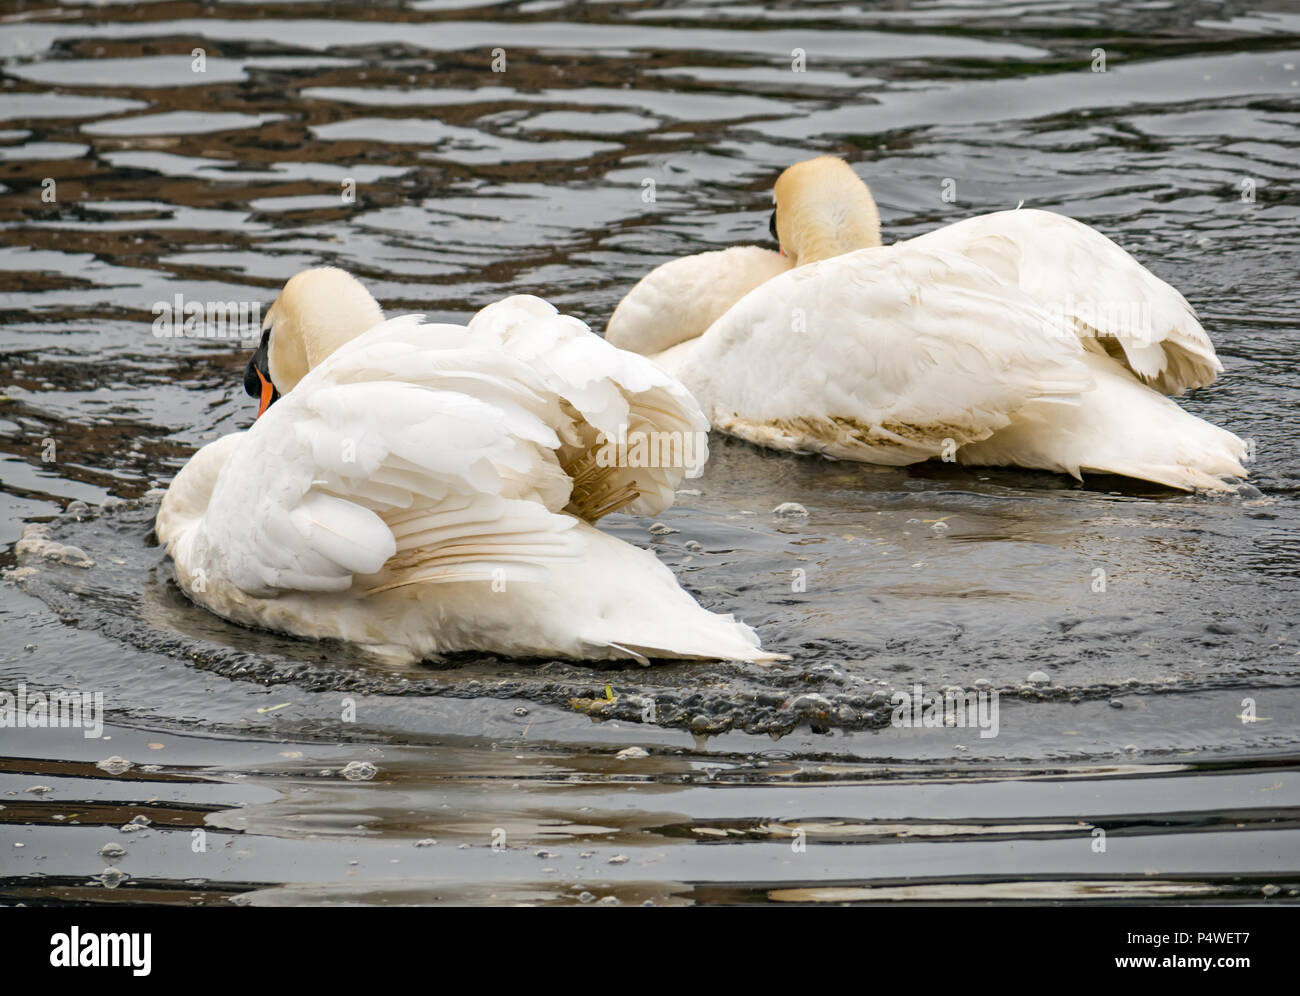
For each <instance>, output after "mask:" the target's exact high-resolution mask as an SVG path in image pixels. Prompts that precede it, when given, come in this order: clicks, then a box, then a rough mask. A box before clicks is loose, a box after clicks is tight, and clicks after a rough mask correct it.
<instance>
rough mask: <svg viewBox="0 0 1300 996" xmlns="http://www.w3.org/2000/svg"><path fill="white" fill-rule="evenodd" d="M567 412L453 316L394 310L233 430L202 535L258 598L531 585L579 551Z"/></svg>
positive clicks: (534, 379)
mask: <svg viewBox="0 0 1300 996" xmlns="http://www.w3.org/2000/svg"><path fill="white" fill-rule="evenodd" d="M569 422H570V420H569V419H568V418H567V417H566V416H565V415H564V414H563V413H562V412H561V410H560V404H559V401H558V400H557V399H556V398H554V397H553V396H552V395H551V394H550V393H549V392H548V390H547V389H546V387H545V385H544V384H543V383H542V381H541V379H540V378H539V377H538V376H536V375H535V374H534V373H533V372H532V371H531V370H530V369H529V368H528V367H527V366H526V365H525V364H523V363H521V362H520V361H518V360H516V359H514V358H512V357H510V356H508V355H505V354H503V353H501V352H500V351H499V350H495V349H491V348H484V346H483V345H482V344H481V343H477V342H475V340H474V338H473V337H472V336H471V335H469V334H468V333H467V332H466V331H465V330H464V329H463V328H459V327H457V326H439V325H421V324H420V319H419V316H408V317H404V318H399V319H393V320H391V321H388V322H384V323H382V324H381V325H379V326H377V327H376V328H374V329H372V330H370V331H369V332H367V333H366V334H365V335H363V336H361V337H359V338H358V339H356V340H354V341H353V342H351V343H349V344H347V345H346V346H344V347H343V348H341V349H339V350H338V351H337V352H336V353H334V354H333V355H332V356H330V357H329V358H328V359H326V360H325V361H324V362H323V363H322V364H321V365H320V366H319V367H317V368H316V369H315V370H313V371H312V372H311V373H310V374H308V375H307V376H306V377H305V378H304V379H303V380H302V381H301V382H300V383H299V384H298V386H297V387H296V388H295V389H294V390H293V391H291V392H290V393H289V394H287V395H286V396H285V397H284V398H282V399H281V400H280V401H279V402H277V403H276V404H275V405H274V406H272V407H271V408H270V409H269V410H268V412H267V413H266V414H265V415H264V416H263V417H262V418H260V419H259V420H258V421H257V422H256V423H255V424H254V426H253V428H252V429H251V430H250V431H249V432H247V433H246V434H244V436H243V437H242V438H241V439H240V440H239V442H238V444H236V445H235V448H234V449H233V451H232V452H231V453H230V455H229V457H228V459H227V462H226V465H225V466H224V468H223V469H222V471H221V473H220V476H219V478H218V480H217V483H216V486H215V488H214V489H213V493H212V497H211V501H210V503H209V504H208V507H207V511H206V512H205V513H204V517H203V529H202V537H203V541H204V543H205V545H206V546H207V548H208V553H209V555H210V556H213V557H220V558H223V559H224V561H225V563H224V565H223V566H224V572H225V573H226V574H227V575H228V576H229V578H230V579H231V580H232V581H233V582H234V583H235V584H236V585H237V586H238V587H239V588H240V589H242V590H243V591H245V592H247V593H249V594H253V595H258V596H262V597H265V596H268V595H271V594H274V593H275V592H276V591H286V590H294V591H342V590H346V589H348V588H350V587H352V586H353V585H354V583H355V584H357V585H358V586H359V587H360V588H361V589H363V590H367V591H377V590H386V589H389V588H394V587H399V586H402V585H406V584H416V583H440V582H448V581H461V580H496V579H503V580H504V579H514V580H534V579H537V578H540V577H542V576H545V572H546V568H547V565H548V564H553V563H560V562H567V561H570V560H572V559H573V557H574V556H575V552H574V551H575V547H574V543H573V541H572V539H571V537H570V536H569V535H568V534H569V532H570V531H571V530H572V528H573V526H574V524H575V523H574V520H573V519H572V518H571V517H569V516H567V515H563V514H559V513H560V511H561V509H562V508H563V507H564V505H565V504H566V503H567V502H568V501H569V497H570V491H571V483H570V481H569V478H568V476H567V475H566V474H565V473H564V471H563V469H562V468H561V467H560V464H559V461H558V459H557V456H556V451H557V449H558V447H559V445H560V439H559V436H558V434H557V429H560V430H565V431H570V430H569Z"/></svg>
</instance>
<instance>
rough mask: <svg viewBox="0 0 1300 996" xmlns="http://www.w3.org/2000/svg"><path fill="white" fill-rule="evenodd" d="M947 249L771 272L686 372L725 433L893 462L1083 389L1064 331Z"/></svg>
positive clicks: (981, 432)
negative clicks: (1050, 330) (1048, 326)
mask: <svg viewBox="0 0 1300 996" xmlns="http://www.w3.org/2000/svg"><path fill="white" fill-rule="evenodd" d="M1043 321H1044V314H1043V312H1042V311H1041V309H1039V308H1037V307H1036V306H1035V305H1034V304H1033V302H1032V301H1030V300H1029V299H1028V298H1027V297H1025V296H1024V295H1023V294H1021V293H1019V292H1018V291H1016V290H1015V289H1014V288H1011V287H1008V286H1007V285H1006V284H1005V283H1003V282H1002V281H1001V280H999V279H998V278H997V277H996V276H995V275H994V274H992V273H990V272H989V271H988V270H986V269H984V268H983V267H981V266H979V265H977V264H974V263H972V262H971V261H970V260H968V259H966V258H965V257H963V256H960V255H957V254H953V253H942V252H929V251H926V250H922V249H913V248H908V247H901V246H891V247H884V248H876V249H862V250H859V251H857V252H853V253H848V254H846V255H843V256H837V257H834V258H832V259H827V260H823V261H821V262H818V263H813V264H809V265H807V266H803V267H799V268H797V269H795V270H791V271H790V272H789V273H786V274H783V275H780V276H777V277H775V278H773V279H772V280H770V281H768V282H767V283H765V284H764V285H763V286H762V287H760V288H758V289H757V290H755V291H752V292H751V293H750V294H748V295H746V296H745V297H744V298H742V299H741V300H740V301H739V302H738V303H737V304H736V305H735V306H734V307H733V308H731V309H730V310H729V311H728V312H727V313H726V314H725V315H723V316H722V318H720V319H719V320H718V321H717V322H716V323H715V324H714V325H713V326H712V327H711V328H710V329H709V331H708V332H707V333H706V334H705V336H704V337H703V339H702V340H701V342H700V346H699V348H698V350H697V351H696V352H695V353H693V354H692V356H691V358H690V360H689V361H688V363H687V365H686V367H685V368H684V370H683V372H682V377H683V380H685V381H686V383H688V384H689V385H690V386H691V388H692V390H694V391H695V392H696V394H697V396H698V397H700V398H701V400H702V401H703V402H704V405H705V411H706V412H707V413H709V415H710V418H711V419H712V421H713V424H714V425H715V426H716V427H717V428H720V429H722V430H723V431H727V432H730V433H732V434H734V435H739V436H742V437H744V438H747V439H750V440H751V441H754V442H758V443H761V444H763V445H767V446H775V447H777V448H781V449H792V450H799V451H805V452H821V453H825V454H827V455H829V456H835V457H839V458H843V459H855V460H862V461H866V462H872V463H882V464H890V465H902V464H908V463H914V462H917V461H919V460H925V459H929V458H931V457H935V456H939V457H944V458H946V459H953V453H954V452H955V450H956V448H957V447H960V446H962V445H964V444H966V443H969V442H973V441H976V440H980V439H984V438H986V437H988V436H989V435H991V434H992V433H993V432H995V431H996V430H998V429H1000V428H1002V427H1003V426H1005V425H1006V424H1007V423H1008V421H1009V420H1010V418H1011V416H1012V415H1013V414H1014V413H1015V412H1016V411H1018V410H1019V409H1020V408H1022V407H1023V406H1024V405H1025V404H1027V403H1028V402H1030V401H1034V400H1046V401H1056V402H1061V403H1066V404H1070V403H1077V400H1078V397H1079V395H1080V393H1081V392H1083V391H1085V390H1087V389H1088V388H1089V387H1090V386H1091V379H1090V377H1089V374H1088V372H1087V370H1086V368H1085V367H1084V365H1083V363H1082V355H1083V349H1082V346H1081V345H1080V344H1079V342H1078V341H1077V340H1076V339H1074V338H1073V337H1059V336H1058V337H1050V336H1045V335H1044V333H1043Z"/></svg>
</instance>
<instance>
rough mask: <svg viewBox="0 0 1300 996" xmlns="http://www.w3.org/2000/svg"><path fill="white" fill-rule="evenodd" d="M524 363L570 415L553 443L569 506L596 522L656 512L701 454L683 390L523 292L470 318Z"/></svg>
mask: <svg viewBox="0 0 1300 996" xmlns="http://www.w3.org/2000/svg"><path fill="white" fill-rule="evenodd" d="M469 330H470V333H471V334H472V335H473V336H474V337H475V340H476V341H478V342H481V343H491V344H492V345H494V346H495V347H497V348H499V349H500V350H502V352H503V353H505V354H506V355H508V356H510V357H512V358H514V359H516V360H518V361H520V362H522V363H524V364H525V365H527V367H528V368H529V369H530V370H531V371H532V372H533V373H534V374H535V375H536V376H537V377H538V378H539V379H540V380H541V382H542V383H543V384H544V385H545V387H546V389H547V390H548V391H550V392H552V393H553V394H554V395H556V396H557V397H558V398H559V399H560V406H561V409H562V411H563V412H564V413H565V414H567V415H569V416H570V417H571V418H572V430H571V431H568V432H563V433H562V434H561V435H562V439H561V445H560V447H559V449H558V457H559V461H560V466H561V467H563V468H564V470H565V472H566V473H567V474H568V475H569V477H570V478H572V481H573V491H572V495H571V498H570V501H569V504H568V506H567V510H568V511H569V512H571V513H573V514H574V515H577V516H579V517H581V518H583V519H586V520H588V521H591V522H594V521H595V520H597V519H599V518H600V517H601V516H603V515H607V514H609V513H610V512H613V511H617V510H620V509H622V510H626V511H628V512H633V513H637V514H642V515H654V514H656V513H658V512H660V511H662V510H663V509H665V508H667V507H668V506H669V505H671V504H672V502H673V497H674V495H675V492H676V489H677V487H678V485H680V484H681V482H682V480H683V478H685V477H698V476H699V475H700V473H701V472H702V471H703V467H704V463H705V461H706V460H707V459H708V455H709V454H708V442H707V432H708V422H707V420H706V419H705V418H704V415H703V413H702V412H701V411H700V408H699V405H698V404H697V403H696V402H695V399H694V398H692V397H691V395H690V393H689V392H688V391H687V390H686V389H685V388H684V387H682V385H681V384H679V383H678V382H677V381H676V380H674V379H673V378H672V377H670V376H668V375H667V374H666V373H664V372H663V371H662V370H660V369H659V368H658V367H656V366H655V365H654V364H653V363H651V362H650V361H649V360H647V359H646V358H645V357H643V356H638V355H636V354H635V353H629V352H626V351H625V350H622V349H618V348H616V347H614V346H612V345H610V344H609V343H608V342H606V341H605V340H603V339H601V338H600V336H598V335H596V334H595V333H593V332H592V331H591V330H590V329H588V328H587V326H586V325H585V324H583V323H582V322H581V321H579V320H578V319H576V318H572V317H570V316H568V315H561V314H559V313H557V311H556V309H555V308H554V307H553V306H552V305H550V304H548V303H547V302H545V301H543V300H541V299H540V298H536V297H531V296H529V295H516V296H514V297H509V298H506V299H505V300H503V301H498V302H497V303H496V304H492V305H489V306H488V307H487V308H484V309H483V310H482V311H480V312H479V313H478V314H477V315H476V316H474V319H473V320H472V321H471V322H470V324H469Z"/></svg>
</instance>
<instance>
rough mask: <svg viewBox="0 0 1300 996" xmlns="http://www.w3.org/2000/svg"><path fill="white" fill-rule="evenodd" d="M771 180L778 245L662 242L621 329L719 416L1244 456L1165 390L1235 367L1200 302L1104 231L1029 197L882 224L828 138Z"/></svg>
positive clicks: (1210, 482) (1094, 451)
mask: <svg viewBox="0 0 1300 996" xmlns="http://www.w3.org/2000/svg"><path fill="white" fill-rule="evenodd" d="M774 196H775V199H776V203H777V209H776V212H775V213H774V220H773V229H774V231H775V230H778V229H779V237H780V242H781V247H782V252H781V254H777V253H773V252H771V251H769V250H764V249H760V248H758V247H743V248H744V249H745V251H744V252H743V253H742V252H740V251H738V249H728V250H723V251H721V252H708V253H701V254H699V255H696V256H690V257H685V258H683V259H678V260H674V261H672V262H670V263H667V264H664V265H663V266H661V267H659V268H658V269H657V270H655V271H653V272H652V273H650V274H649V275H647V276H646V277H645V278H644V279H643V280H642V281H641V282H640V283H638V284H637V286H636V287H634V288H633V290H632V291H631V292H629V294H628V295H627V296H626V297H625V298H624V299H623V301H622V302H620V304H619V306H618V308H617V309H616V310H615V312H614V314H613V316H612V317H611V318H610V321H609V324H608V328H607V331H606V339H607V340H608V341H610V342H612V343H614V344H615V345H617V346H619V347H621V348H623V349H629V350H632V351H635V352H640V353H643V354H645V355H648V356H649V357H650V358H651V359H653V360H654V361H655V362H656V363H657V364H659V365H660V366H661V368H662V369H664V370H665V371H666V372H668V373H670V374H671V375H672V376H674V377H676V378H678V379H679V380H681V382H682V383H683V384H685V385H686V386H687V387H688V388H689V389H690V390H691V392H692V393H693V394H694V395H695V396H696V398H697V400H699V401H700V403H701V406H702V408H703V410H704V412H705V414H706V415H707V416H708V418H709V420H710V423H711V424H712V425H713V427H714V428H716V429H719V430H720V431H723V432H727V433H730V434H732V435H736V436H740V437H742V438H745V439H748V440H750V441H751V442H755V443H758V444H760V445H765V446H770V447H774V448H777V449H786V450H792V451H797V452H813V453H822V454H825V455H827V456H831V457H835V458H838V459H851V460H860V461H864V462H870V463H879V464H885V465H893V466H898V465H904V464H909V463H914V462H918V461H921V460H927V459H932V458H936V457H937V458H939V459H945V460H955V461H957V462H961V463H967V464H981V465H990V466H1019V467H1028V468H1035V469H1044V470H1051V471H1056V472H1061V473H1068V474H1071V475H1073V476H1075V477H1076V478H1081V477H1082V474H1083V473H1084V472H1089V471H1090V472H1097V473H1112V474H1121V475H1125V476H1129V477H1135V478H1139V479H1143V480H1149V481H1154V482H1157V483H1160V484H1164V485H1166V486H1169V487H1174V488H1181V489H1184V490H1195V489H1211V490H1223V489H1227V488H1228V487H1229V485H1228V484H1226V483H1225V482H1224V481H1223V480H1222V478H1224V477H1234V476H1245V474H1246V471H1245V468H1244V467H1243V466H1242V460H1243V459H1244V455H1245V444H1244V443H1243V442H1242V441H1241V440H1240V439H1238V438H1237V437H1236V436H1234V435H1233V434H1232V433H1230V432H1227V431H1226V430H1223V429H1220V428H1218V427H1217V426H1214V425H1211V424H1210V423H1208V422H1205V421H1204V420H1202V419H1199V418H1197V417H1196V416H1194V415H1191V414H1190V413H1188V412H1185V411H1183V410H1182V409H1181V408H1179V407H1178V406H1177V405H1176V404H1175V403H1174V402H1172V401H1170V400H1169V399H1168V398H1167V397H1165V396H1164V394H1165V393H1168V394H1181V393H1182V392H1183V391H1185V390H1188V389H1191V388H1196V387H1201V386H1204V385H1206V384H1209V383H1211V382H1212V381H1213V380H1214V378H1215V376H1216V375H1217V374H1218V373H1219V372H1220V371H1221V370H1222V365H1221V364H1220V362H1219V360H1218V358H1217V356H1216V355H1215V352H1214V347H1213V345H1212V344H1211V342H1210V340H1209V337H1208V336H1207V335H1206V334H1205V332H1204V330H1203V329H1202V328H1201V326H1200V324H1199V322H1198V321H1197V320H1196V316H1195V313H1194V312H1193V311H1192V309H1191V307H1190V306H1189V305H1188V304H1187V301H1186V300H1185V299H1184V298H1183V297H1182V295H1181V294H1179V293H1178V292H1177V291H1176V290H1174V289H1173V288H1172V287H1170V286H1169V285H1168V284H1166V283H1164V282H1163V281H1161V280H1159V278H1157V277H1155V276H1154V275H1153V274H1152V273H1150V272H1149V271H1148V270H1146V269H1145V268H1144V267H1142V266H1141V265H1140V264H1138V263H1137V261H1136V260H1134V259H1133V258H1132V257H1131V256H1129V255H1128V254H1127V253H1126V252H1124V250H1123V249H1121V248H1120V247H1119V246H1117V245H1115V244H1114V243H1113V242H1111V241H1110V240H1109V239H1107V238H1106V237H1105V236H1103V235H1101V234H1100V233H1099V232H1096V231H1094V230H1093V229H1091V228H1089V227H1088V226H1086V225H1083V224H1081V223H1080V222H1077V221H1074V220H1073V219H1070V218H1066V217H1064V216H1062V215H1057V214H1053V213H1051V212H1047V211H1036V210H1017V211H1003V212H999V213H996V214H990V215H983V216H980V217H977V218H972V219H969V220H967V221H963V222H958V223H957V224H954V225H949V226H947V227H946V228H943V229H940V230H938V231H936V232H932V233H929V234H927V235H923V236H920V237H919V238H915V239H911V240H909V241H906V242H900V243H896V244H894V245H892V246H880V245H879V221H878V217H877V215H876V212H875V206H874V203H872V202H871V199H870V195H869V193H868V192H867V188H866V185H865V184H863V183H862V182H861V180H859V179H858V178H857V177H856V176H855V175H854V174H853V172H852V170H851V169H850V168H849V167H848V166H847V164H845V163H844V162H843V161H842V160H838V159H831V158H829V157H823V158H821V159H815V160H811V161H809V162H806V163H800V164H797V165H796V166H793V167H791V168H790V169H789V170H787V171H786V172H785V173H784V174H782V177H781V178H780V179H779V180H778V181H777V185H776V190H775V195H774ZM741 271H743V272H741ZM737 291H739V296H733V295H734V294H735V293H736V292H737ZM692 302H694V303H695V304H696V305H697V307H698V312H697V315H696V317H684V313H685V312H689V311H690V307H691V303H692ZM702 324H703V325H704V328H703V330H702V331H697V329H698V328H699V326H700V325H702ZM683 332H685V333H686V334H684V335H683V334H682V333H683ZM1162 392H1163V393H1162Z"/></svg>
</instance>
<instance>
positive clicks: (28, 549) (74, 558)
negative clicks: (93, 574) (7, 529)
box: [14, 522, 95, 567]
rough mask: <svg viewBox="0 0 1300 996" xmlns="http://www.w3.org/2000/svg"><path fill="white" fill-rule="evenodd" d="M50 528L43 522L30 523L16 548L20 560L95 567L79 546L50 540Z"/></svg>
mask: <svg viewBox="0 0 1300 996" xmlns="http://www.w3.org/2000/svg"><path fill="white" fill-rule="evenodd" d="M49 537H50V527H49V526H48V525H47V524H46V523H43V522H33V523H30V524H29V525H28V526H27V527H26V528H25V529H24V530H23V535H22V539H20V540H19V541H18V545H17V546H15V547H14V553H15V554H17V555H18V557H19V558H22V557H33V556H34V557H41V558H43V559H45V560H52V561H54V562H55V563H56V564H63V565H64V566H65V567H94V566H95V562H94V561H93V560H92V559H91V558H90V555H89V554H87V553H86V551H85V550H83V549H81V547H79V546H68V545H66V544H63V543H56V542H54V541H53V540H51V539H50V538H49Z"/></svg>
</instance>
